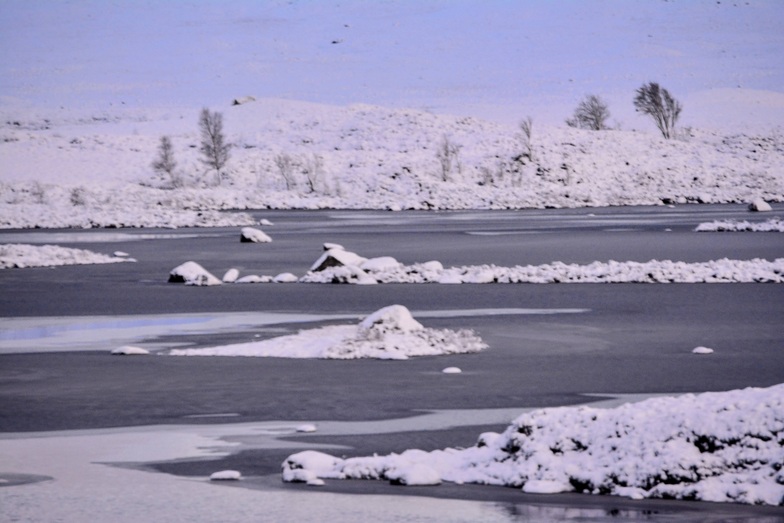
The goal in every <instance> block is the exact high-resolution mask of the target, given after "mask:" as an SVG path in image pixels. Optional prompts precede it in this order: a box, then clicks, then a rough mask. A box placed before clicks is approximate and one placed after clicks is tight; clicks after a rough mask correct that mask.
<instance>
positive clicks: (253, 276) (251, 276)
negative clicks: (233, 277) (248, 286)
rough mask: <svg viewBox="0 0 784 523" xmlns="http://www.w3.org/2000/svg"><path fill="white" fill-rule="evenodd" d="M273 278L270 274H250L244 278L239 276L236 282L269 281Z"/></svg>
mask: <svg viewBox="0 0 784 523" xmlns="http://www.w3.org/2000/svg"><path fill="white" fill-rule="evenodd" d="M271 281H272V278H270V277H269V276H259V275H258V274H248V275H246V276H243V277H242V278H237V281H235V282H234V283H269V282H271Z"/></svg>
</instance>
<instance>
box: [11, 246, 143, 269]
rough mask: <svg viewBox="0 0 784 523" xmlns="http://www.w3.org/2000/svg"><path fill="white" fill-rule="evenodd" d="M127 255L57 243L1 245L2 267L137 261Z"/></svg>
mask: <svg viewBox="0 0 784 523" xmlns="http://www.w3.org/2000/svg"><path fill="white" fill-rule="evenodd" d="M135 261H136V260H135V259H133V258H128V257H127V256H117V255H115V256H107V255H106V254H99V253H96V252H92V251H87V250H84V249H72V248H69V247H59V246H57V245H25V244H19V243H9V244H4V245H0V269H9V268H24V267H56V266H60V265H91V264H99V263H118V262H135Z"/></svg>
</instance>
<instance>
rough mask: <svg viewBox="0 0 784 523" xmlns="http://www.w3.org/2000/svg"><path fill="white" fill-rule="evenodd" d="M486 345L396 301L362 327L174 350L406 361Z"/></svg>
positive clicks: (467, 332)
mask: <svg viewBox="0 0 784 523" xmlns="http://www.w3.org/2000/svg"><path fill="white" fill-rule="evenodd" d="M486 348H487V345H486V344H485V343H484V342H483V341H482V339H481V338H479V336H477V335H476V334H475V333H474V332H473V331H470V330H466V329H461V330H459V331H453V330H450V329H430V328H426V327H424V326H423V325H422V324H421V323H419V322H418V321H416V320H415V319H414V317H413V316H412V315H411V312H410V311H409V310H408V309H407V308H405V307H404V306H402V305H390V306H388V307H384V308H383V309H379V310H378V311H376V312H374V313H372V314H370V315H368V316H367V317H366V318H365V319H364V320H362V321H361V322H360V323H359V324H358V325H333V326H327V327H321V328H317V329H305V330H301V331H299V332H298V333H297V334H292V335H289V336H280V337H277V338H272V339H268V340H262V341H256V342H249V343H238V344H234V345H224V346H221V347H209V348H202V349H172V350H171V351H169V354H170V355H172V356H252V357H264V358H323V359H341V360H349V359H357V358H376V359H386V360H406V359H408V358H410V357H413V356H437V355H443V354H465V353H471V352H479V351H482V350H484V349H486Z"/></svg>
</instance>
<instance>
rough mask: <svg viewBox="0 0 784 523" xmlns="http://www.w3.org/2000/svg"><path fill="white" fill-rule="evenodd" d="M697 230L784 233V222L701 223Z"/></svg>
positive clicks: (729, 221)
mask: <svg viewBox="0 0 784 523" xmlns="http://www.w3.org/2000/svg"><path fill="white" fill-rule="evenodd" d="M695 230H696V231H697V232H784V221H782V220H780V219H779V218H771V219H769V220H765V221H764V222H757V223H754V222H749V221H747V220H742V221H739V220H715V221H712V222H705V223H701V224H699V225H698V226H697V228H696V229H695Z"/></svg>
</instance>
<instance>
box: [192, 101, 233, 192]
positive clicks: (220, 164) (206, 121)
mask: <svg viewBox="0 0 784 523" xmlns="http://www.w3.org/2000/svg"><path fill="white" fill-rule="evenodd" d="M199 131H200V133H201V147H200V149H199V150H200V151H201V153H202V155H203V156H204V158H202V162H204V164H205V165H206V166H207V167H209V168H210V169H215V173H216V175H217V180H218V185H220V182H221V178H222V176H223V175H222V173H221V171H222V170H223V168H224V167H225V166H226V163H227V162H228V161H229V149H230V148H231V144H229V143H226V137H225V136H224V134H223V115H222V114H221V113H219V112H217V111H216V112H210V110H209V109H207V108H206V107H205V108H204V109H202V110H201V115H200V116H199Z"/></svg>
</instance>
